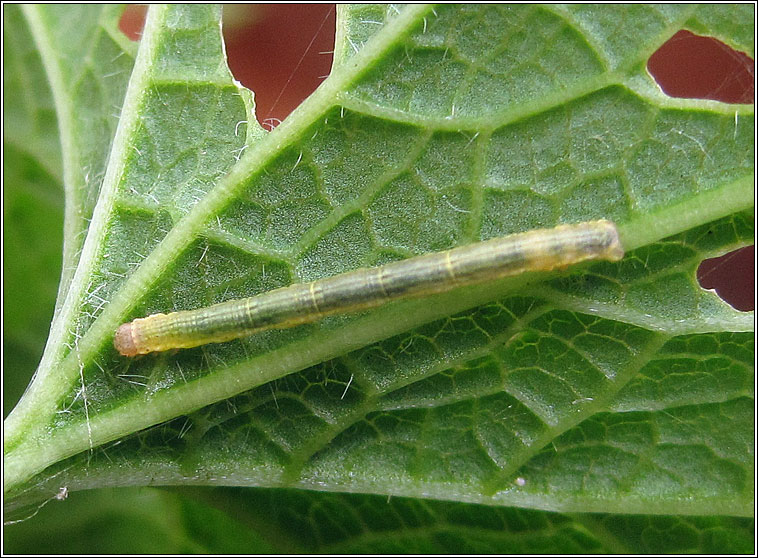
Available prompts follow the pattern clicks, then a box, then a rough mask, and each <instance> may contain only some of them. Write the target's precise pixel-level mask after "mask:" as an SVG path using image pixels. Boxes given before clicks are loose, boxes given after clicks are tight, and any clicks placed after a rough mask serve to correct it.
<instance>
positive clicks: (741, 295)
mask: <svg viewBox="0 0 758 558" xmlns="http://www.w3.org/2000/svg"><path fill="white" fill-rule="evenodd" d="M697 279H698V281H699V282H700V286H701V287H703V288H704V289H714V290H715V291H716V292H717V293H718V295H719V296H720V297H721V298H722V299H723V300H724V301H725V302H727V303H729V304H730V305H731V306H732V307H733V308H735V309H737V310H741V311H743V312H748V311H750V310H754V309H755V247H754V246H746V247H745V248H740V249H739V250H735V251H734V252H729V253H728V254H724V255H723V256H721V257H718V258H711V259H708V260H703V262H702V263H701V264H700V267H699V268H698V270H697Z"/></svg>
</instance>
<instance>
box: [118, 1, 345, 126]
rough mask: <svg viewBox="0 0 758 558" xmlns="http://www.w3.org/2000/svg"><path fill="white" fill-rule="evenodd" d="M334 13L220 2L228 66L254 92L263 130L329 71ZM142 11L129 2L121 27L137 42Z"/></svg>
mask: <svg viewBox="0 0 758 558" xmlns="http://www.w3.org/2000/svg"><path fill="white" fill-rule="evenodd" d="M336 13H337V12H336V8H335V5H334V4H275V5H274V4H263V5H261V4H256V5H249V4H230V5H226V6H224V20H223V21H224V25H223V31H224V42H225V43H226V53H227V58H228V63H229V69H230V70H231V72H232V75H234V78H235V79H236V80H237V81H239V82H240V83H242V85H244V86H245V87H247V88H248V89H251V90H252V91H254V92H255V105H256V111H255V112H256V114H257V116H258V120H259V121H260V123H261V125H262V126H263V127H264V128H266V129H268V130H271V129H273V128H275V127H276V126H277V125H278V124H279V123H280V122H281V121H282V120H283V119H284V118H285V117H286V116H287V115H288V114H289V113H290V112H292V111H293V110H294V109H295V108H296V107H297V106H298V105H299V104H300V103H301V102H302V101H303V100H304V99H305V98H306V97H308V95H310V94H311V93H313V92H314V91H315V90H316V88H317V87H318V86H319V85H320V84H321V82H323V81H324V79H326V77H327V76H328V75H329V71H330V70H331V67H332V58H333V52H334V33H335V27H336ZM145 15H146V7H145V6H135V5H130V6H127V8H126V9H125V10H124V14H123V15H122V16H121V20H120V21H119V28H120V29H121V31H122V32H123V33H124V34H125V35H126V36H127V37H129V38H130V39H131V40H133V41H137V40H139V39H140V37H141V35H142V27H143V26H144V23H145Z"/></svg>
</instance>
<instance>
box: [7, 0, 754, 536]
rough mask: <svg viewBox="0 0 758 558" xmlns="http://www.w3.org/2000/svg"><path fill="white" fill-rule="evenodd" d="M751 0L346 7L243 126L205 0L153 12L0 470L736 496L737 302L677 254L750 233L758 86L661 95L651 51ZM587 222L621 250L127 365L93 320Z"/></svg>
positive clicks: (675, 497)
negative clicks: (726, 94)
mask: <svg viewBox="0 0 758 558" xmlns="http://www.w3.org/2000/svg"><path fill="white" fill-rule="evenodd" d="M35 10H42V8H35ZM751 10H752V8H751V7H749V6H744V5H741V6H717V5H713V6H703V7H697V6H686V5H666V6H647V5H645V6H630V7H619V6H589V5H580V6H573V7H557V6H527V5H516V6H496V5H488V6H474V5H471V6H452V5H446V6H438V7H435V8H432V7H428V6H416V5H414V6H407V7H404V8H397V9H395V8H393V7H375V6H363V7H350V8H345V9H344V11H343V12H341V13H340V16H339V18H338V21H339V22H340V28H339V30H338V34H337V44H336V46H335V53H336V57H335V65H334V69H333V72H332V74H331V76H330V77H329V78H328V80H326V81H325V82H324V84H323V85H322V86H321V87H320V88H319V89H318V90H317V91H316V93H314V94H313V95H312V96H311V97H310V98H309V99H308V100H307V101H306V102H304V103H303V104H302V105H301V106H300V107H299V108H298V109H297V110H296V111H295V112H294V113H293V114H292V115H291V116H290V117H289V118H288V119H287V120H286V121H285V122H284V123H282V125H281V126H280V127H278V128H277V129H276V130H275V131H274V132H272V133H270V134H264V133H263V132H262V131H261V130H260V128H259V127H258V126H257V124H256V123H255V118H254V115H253V104H252V97H251V95H250V93H249V92H248V91H246V90H244V89H242V88H241V87H240V86H238V85H237V84H236V83H235V82H234V81H233V80H232V78H231V76H230V74H229V72H228V70H227V69H226V65H225V60H224V54H223V48H222V47H223V45H222V42H221V38H220V32H219V13H218V11H217V10H216V9H215V8H209V7H204V6H191V7H186V6H185V7H183V6H170V7H155V8H152V9H151V12H150V16H149V18H148V23H147V24H146V28H145V32H144V35H143V38H142V41H141V44H140V50H139V53H138V55H137V58H136V61H135V62H134V69H133V71H132V74H131V77H130V80H129V84H128V88H127V90H126V93H125V99H124V104H123V108H122V110H121V116H120V119H119V121H118V129H117V130H116V131H115V135H114V140H113V142H112V147H111V149H110V153H109V155H108V157H106V158H103V160H102V163H103V165H104V164H105V162H106V159H107V167H105V166H104V167H103V168H104V169H105V171H104V180H103V184H102V187H100V188H99V189H98V191H97V192H96V193H97V203H96V206H95V207H94V210H93V212H92V221H91V223H90V224H89V227H88V228H87V237H86V241H85V242H84V244H83V246H82V250H81V256H80V257H79V258H78V264H77V269H76V273H75V274H74V276H73V278H72V280H71V286H70V288H69V289H68V292H67V296H66V298H65V300H64V302H63V303H61V304H60V306H59V307H60V312H59V314H58V317H57V320H56V323H55V324H54V327H53V331H52V333H51V337H50V341H49V343H48V347H47V349H46V353H45V356H44V357H43V360H42V363H41V364H40V367H39V369H38V371H37V374H36V377H35V380H34V383H33V384H32V385H31V387H30V389H29V390H28V391H27V393H26V395H25V397H24V399H23V400H22V401H21V403H20V404H19V406H18V407H17V408H16V409H15V410H14V412H13V413H12V414H11V416H10V417H9V419H8V420H7V422H6V446H5V452H6V453H5V465H6V489H8V490H10V495H12V496H15V497H16V498H17V501H18V502H22V501H24V499H33V498H34V497H36V496H37V495H39V494H42V493H45V492H46V491H50V490H53V491H55V490H57V487H59V486H60V484H61V483H62V482H63V483H65V485H66V486H69V487H70V489H76V488H85V487H93V486H109V485H121V484H135V485H141V484H147V483H157V484H209V485H213V484H225V485H230V484H231V485H242V486H268V487H272V486H276V487H280V486H289V487H298V488H308V489H317V490H326V491H340V492H347V493H350V492H371V493H378V494H385V495H399V496H412V497H426V498H428V497H433V498H437V499H442V500H455V501H459V502H477V503H486V504H497V505H501V506H520V507H525V508H535V509H547V510H556V511H568V512H589V511H592V512H607V513H608V512H610V513H646V512H649V511H650V509H651V506H655V508H654V509H655V510H656V512H657V513H663V514H690V515H706V514H724V515H749V514H750V513H751V510H752V507H753V504H752V493H753V475H752V463H753V453H754V448H753V426H752V424H753V390H752V385H753V369H752V366H753V335H752V333H751V331H752V322H753V317H752V314H743V313H739V312H736V311H734V310H733V309H731V308H730V307H729V306H727V305H726V304H724V303H723V302H722V301H721V300H720V299H718V297H716V295H715V294H714V293H711V292H707V291H704V290H702V289H701V288H700V287H699V285H698V283H697V281H696V279H695V270H696V268H697V266H698V264H699V262H700V261H702V259H704V258H707V257H712V256H714V255H717V254H721V253H725V252H727V251H729V250H732V249H734V248H736V247H739V246H744V245H747V244H749V243H750V242H751V240H752V237H753V216H752V213H751V211H752V206H753V191H754V186H753V184H754V178H753V172H754V171H753V138H754V124H753V109H752V106H745V105H726V104H722V103H718V102H712V101H695V100H682V99H671V98H669V97H667V96H666V95H664V94H663V93H661V92H660V90H659V89H658V87H657V85H656V84H655V82H654V81H653V80H652V79H651V78H650V76H649V75H648V74H647V72H646V70H645V63H646V61H647V58H648V57H649V56H650V54H652V52H654V51H655V50H656V49H657V48H658V46H660V44H661V43H662V42H663V41H665V40H666V39H667V38H668V37H670V36H671V35H673V33H674V32H676V31H677V30H679V29H681V28H690V29H692V30H694V31H697V32H700V33H708V34H712V35H714V36H717V37H719V38H721V39H722V40H724V42H726V43H728V44H731V45H734V46H735V47H737V48H741V49H743V50H746V51H748V52H752V48H753V47H752V43H751V40H752V36H753V35H752V26H747V27H749V29H748V28H747V27H745V26H739V25H734V24H730V23H729V22H732V21H752V19H749V20H748V19H746V18H745V16H746V15H748V14H747V13H748V12H750V13H752V11H751ZM620 15H621V16H622V17H621V20H620V21H626V22H630V21H633V22H634V25H623V26H621V24H615V23H614V24H611V23H610V22H616V21H619V19H618V18H619V16H620ZM27 18H28V19H30V21H31V20H32V19H33V18H30V17H29V14H28V13H27ZM748 31H749V32H748ZM48 38H49V37H48ZM100 71H101V72H102V73H103V74H106V73H107V69H106V68H101V69H100ZM69 89H72V88H71V87H70V86H69ZM40 104H43V101H40ZM67 196H68V197H67V203H69V199H72V198H71V195H70V194H69V193H68V190H67ZM71 203H73V204H75V205H76V206H77V207H78V208H79V210H80V211H84V212H86V208H87V207H88V205H87V203H86V201H85V197H82V196H80V197H79V198H78V199H72V202H71ZM597 218H609V219H612V220H614V221H615V222H616V223H617V224H618V225H619V228H620V231H621V234H622V240H623V243H624V246H625V248H626V250H627V251H628V254H627V257H626V258H625V259H624V260H623V261H621V262H619V263H617V264H609V263H603V264H596V265H592V266H585V267H583V268H581V269H577V270H569V271H566V272H560V273H554V274H526V275H524V276H519V277H516V278H511V279H508V280H503V281H499V282H496V283H493V284H492V285H487V286H486V287H484V288H482V287H477V288H472V287H469V288H465V289H459V290H457V291H455V292H452V293H447V294H443V295H437V296H434V297H429V298H428V299H424V300H415V301H401V302H397V303H393V304H390V305H387V306H386V307H382V308H380V309H377V310H375V311H371V312H364V313H361V314H359V315H352V316H339V317H333V318H329V319H327V320H324V321H323V322H320V323H318V324H313V325H308V326H301V327H297V328H293V329H290V330H285V331H272V332H267V333H263V334H260V335H256V336H252V337H250V338H247V339H243V340H239V341H235V342H230V343H224V344H218V345H208V346H204V347H199V348H197V349H192V350H186V351H180V352H175V353H165V354H160V355H151V356H147V357H144V358H140V359H125V358H124V357H121V356H119V355H118V354H117V353H116V352H115V350H114V349H113V348H112V345H111V343H112V336H113V332H114V331H115V329H116V327H117V326H118V325H119V324H120V323H122V322H125V321H128V320H130V319H132V318H134V317H139V316H143V315H147V314H150V313H153V312H159V311H169V310H175V309H189V308H196V307H200V306H205V305H208V304H212V303H215V302H220V301H222V300H228V299H233V298H241V297H245V296H251V295H254V294H257V293H260V292H264V291H267V290H270V289H273V288H276V287H279V286H282V285H286V284H289V283H292V282H299V281H309V280H314V279H317V278H321V277H327V276H331V275H334V274H337V273H341V272H344V271H347V270H350V269H355V268H357V267H362V266H373V265H379V264H382V263H385V262H388V261H391V260H395V259H400V258H405V257H410V256H412V255H415V254H420V253H425V252H430V251H437V250H444V249H447V248H450V247H453V246H457V245H464V244H468V243H471V242H476V241H478V240H482V239H486V238H491V237H494V236H500V235H505V234H509V233H512V232H518V231H524V230H529V229H534V228H540V227H549V226H554V225H556V224H558V223H562V222H579V221H586V220H590V219H597ZM167 421H168V422H167ZM146 429H147V430H146ZM77 454H78V455H77ZM35 474H36V475H37V476H36V477H33V475H35ZM53 487H55V488H53ZM461 505H463V504H461ZM424 548H427V547H424ZM419 551H422V550H419ZM426 551H428V550H426ZM525 551H531V550H529V549H525Z"/></svg>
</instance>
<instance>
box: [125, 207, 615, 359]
mask: <svg viewBox="0 0 758 558" xmlns="http://www.w3.org/2000/svg"><path fill="white" fill-rule="evenodd" d="M623 255H624V251H623V248H622V246H621V242H620V241H619V236H618V231H617V230H616V226H615V225H614V224H613V223H612V222H610V221H606V220H600V221H588V222H585V223H578V224H574V225H560V226H558V227H554V228H551V229H539V230H532V231H528V232H523V233H517V234H511V235H508V236H504V237H500V238H493V239H491V240H486V241H483V242H477V243H474V244H470V245H468V246H462V247H459V248H454V249H452V250H447V251H445V252H433V253H430V254H425V255H422V256H416V257H413V258H408V259H406V260H401V261H397V262H392V263H389V264H386V265H383V266H380V267H374V268H360V269H356V270H354V271H348V272H346V273H341V274H339V275H335V276H333V277H327V278H325V279H319V280H317V281H313V282H310V283H297V284H293V285H290V286H288V287H282V288H279V289H275V290H273V291H269V292H266V293H262V294H259V295H257V296H253V297H250V298H244V299H239V300H229V301H226V302H222V303H220V304H214V305H212V306H208V307H207V308H199V309H196V310H183V311H179V312H172V313H170V314H153V315H151V316H148V317H146V318H138V319H136V320H134V321H132V322H129V323H125V324H122V325H121V326H119V328H118V329H117V330H116V334H115V337H114V340H113V344H114V346H115V347H116V349H117V350H118V352H119V353H121V354H122V355H124V356H136V355H142V354H147V353H151V352H154V351H166V350H169V349H180V348H190V347H197V346H199V345H205V344H207V343H221V342H224V341H230V340H232V339H237V338H240V337H246V336H249V335H251V334H253V333H256V332H259V331H263V330H266V329H273V328H276V329H284V328H288V327H293V326H296V325H300V324H305V323H309V322H313V321H316V320H319V319H321V318H323V317H324V316H329V315H332V314H343V313H348V312H355V311H359V310H365V309H368V308H373V307H376V306H379V305H381V304H384V303H386V302H390V301H394V300H398V299H402V298H410V297H423V296H427V295H430V294H434V293H441V292H445V291H449V290H451V289H453V288H456V287H460V286H463V285H474V284H477V283H484V282H487V281H492V280H495V279H499V278H502V277H507V276H511V275H518V274H520V273H524V272H528V271H549V270H552V269H556V268H563V267H566V266H569V265H573V264H576V263H579V262H583V261H587V260H610V261H617V260H619V259H621V258H622V257H623Z"/></svg>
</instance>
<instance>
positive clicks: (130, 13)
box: [118, 4, 147, 41]
mask: <svg viewBox="0 0 758 558" xmlns="http://www.w3.org/2000/svg"><path fill="white" fill-rule="evenodd" d="M146 14H147V6H145V5H140V4H129V5H128V6H127V7H126V8H125V9H124V13H123V14H121V19H120V20H119V21H118V28H119V29H120V30H121V32H122V33H123V34H124V35H126V36H127V37H128V38H129V39H130V40H132V41H139V40H140V37H141V36H142V28H143V27H144V26H145V15H146Z"/></svg>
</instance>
